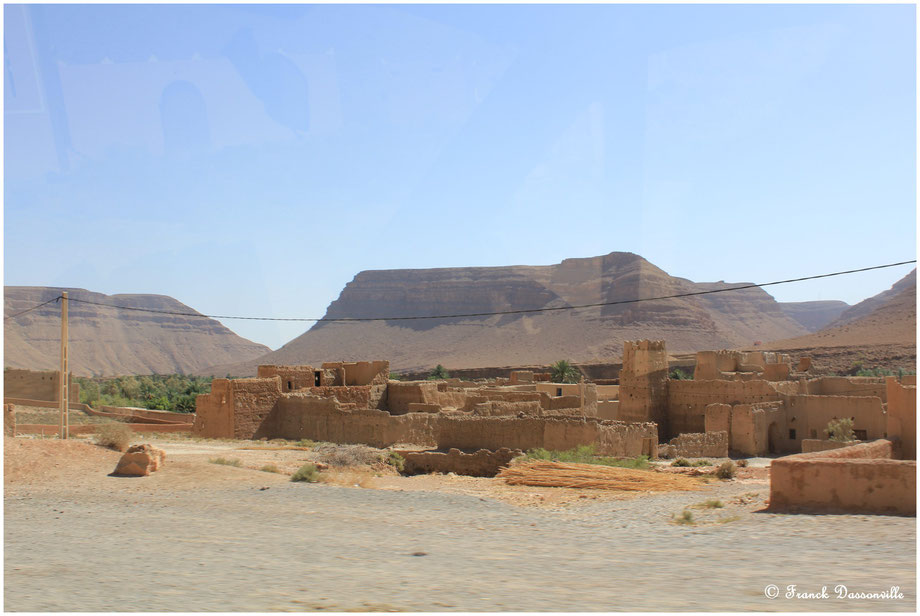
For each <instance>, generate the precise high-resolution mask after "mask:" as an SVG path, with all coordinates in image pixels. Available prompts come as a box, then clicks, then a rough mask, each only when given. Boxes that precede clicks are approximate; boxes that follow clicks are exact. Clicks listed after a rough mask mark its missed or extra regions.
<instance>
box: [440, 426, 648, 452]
mask: <svg viewBox="0 0 920 616" xmlns="http://www.w3.org/2000/svg"><path fill="white" fill-rule="evenodd" d="M657 438H658V434H657V430H656V427H655V425H654V424H651V423H641V424H626V423H621V422H601V421H597V420H591V419H585V420H579V419H556V418H537V417H495V418H489V417H484V418H469V417H446V416H442V417H441V418H440V420H439V423H438V427H437V433H436V439H437V443H438V448H440V449H448V448H452V447H453V448H457V449H465V450H478V449H491V450H496V449H500V448H501V447H508V448H511V449H521V450H523V451H526V450H528V449H535V448H544V449H551V450H556V451H560V450H566V449H572V448H574V447H577V446H579V445H591V444H594V445H595V446H596V448H597V452H598V453H600V454H603V455H611V456H624V457H626V456H630V457H631V456H638V455H643V454H645V455H650V456H651V457H655V456H656V455H657ZM652 443H654V444H655V447H654V449H653V447H652Z"/></svg>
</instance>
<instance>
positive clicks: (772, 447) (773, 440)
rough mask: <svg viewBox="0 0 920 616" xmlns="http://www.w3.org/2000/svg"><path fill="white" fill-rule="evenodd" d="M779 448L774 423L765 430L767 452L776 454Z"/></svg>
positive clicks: (777, 428)
mask: <svg viewBox="0 0 920 616" xmlns="http://www.w3.org/2000/svg"><path fill="white" fill-rule="evenodd" d="M778 446H779V427H778V426H777V425H776V422H775V421H774V422H773V423H771V424H770V427H769V428H767V451H769V452H770V453H776V449H777V447H778Z"/></svg>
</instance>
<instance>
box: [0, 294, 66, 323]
mask: <svg viewBox="0 0 920 616" xmlns="http://www.w3.org/2000/svg"><path fill="white" fill-rule="evenodd" d="M62 297H63V296H62V295H58V296H57V297H52V298H51V299H49V300H48V301H47V302H42V303H41V304H38V305H37V306H32V307H31V308H26V309H25V310H23V311H22V312H17V313H16V314H11V315H10V316H8V317H3V320H4V321H5V320H7V319H15V318H16V317H18V316H19V315H22V314H25V313H27V312H32V311H33V310H38V309H39V308H41V307H42V306H45V305H46V304H50V303H51V302H56V301H58V300H59V299H61V298H62Z"/></svg>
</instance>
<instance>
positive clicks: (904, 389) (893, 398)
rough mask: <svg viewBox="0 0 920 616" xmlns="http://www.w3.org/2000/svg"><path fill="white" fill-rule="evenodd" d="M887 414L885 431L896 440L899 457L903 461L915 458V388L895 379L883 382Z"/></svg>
mask: <svg viewBox="0 0 920 616" xmlns="http://www.w3.org/2000/svg"><path fill="white" fill-rule="evenodd" d="M885 385H886V388H887V393H886V397H887V399H888V413H887V416H886V426H885V430H886V432H887V433H888V436H889V437H890V438H897V439H898V440H899V441H900V443H899V449H900V456H901V458H903V459H905V460H915V459H916V458H917V388H916V386H905V385H902V384H901V383H898V381H897V379H896V378H895V377H893V376H892V377H888V378H887V379H886V380H885Z"/></svg>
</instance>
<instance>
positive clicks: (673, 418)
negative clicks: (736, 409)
mask: <svg viewBox="0 0 920 616" xmlns="http://www.w3.org/2000/svg"><path fill="white" fill-rule="evenodd" d="M781 399H782V395H781V394H780V393H779V392H778V391H777V389H776V387H774V386H773V384H772V383H769V382H767V381H764V380H752V381H723V380H715V381H670V383H669V385H668V405H667V409H668V421H669V425H670V426H671V432H670V433H669V434H673V435H677V434H682V433H685V432H705V431H706V407H707V406H708V405H710V404H715V403H720V404H731V405H735V404H755V403H758V402H770V401H775V400H781Z"/></svg>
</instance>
